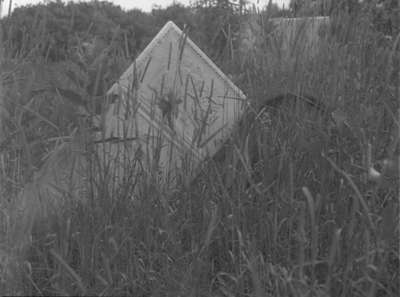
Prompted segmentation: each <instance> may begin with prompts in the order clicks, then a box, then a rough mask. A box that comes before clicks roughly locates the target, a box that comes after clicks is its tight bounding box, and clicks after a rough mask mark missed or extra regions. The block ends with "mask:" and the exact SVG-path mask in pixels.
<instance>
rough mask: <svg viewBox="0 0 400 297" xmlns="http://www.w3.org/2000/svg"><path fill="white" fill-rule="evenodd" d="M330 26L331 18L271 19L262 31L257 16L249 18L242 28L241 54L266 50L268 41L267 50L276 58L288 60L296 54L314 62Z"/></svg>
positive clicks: (244, 55)
mask: <svg viewBox="0 0 400 297" xmlns="http://www.w3.org/2000/svg"><path fill="white" fill-rule="evenodd" d="M263 24H264V23H263ZM329 24H330V20H329V17H298V18H271V19H269V20H268V22H265V24H264V25H265V26H266V27H265V28H262V26H261V25H260V22H259V21H258V19H257V16H254V17H250V18H249V19H248V20H247V21H246V22H245V23H244V24H243V26H242V29H241V34H240V38H241V42H240V52H241V55H242V56H243V57H244V58H246V56H247V55H253V54H254V51H256V53H257V51H258V50H261V49H262V50H265V40H263V39H265V38H267V39H268V40H267V44H268V46H267V48H269V49H270V51H271V52H272V53H273V54H274V56H275V58H277V57H279V58H280V59H281V60H282V61H287V60H289V59H290V57H291V56H293V55H294V53H296V55H297V56H296V57H297V58H301V59H308V58H311V59H312V58H313V57H315V55H316V54H317V53H318V51H319V45H320V43H321V40H322V38H323V36H324V31H326V30H327V27H328V26H329Z"/></svg>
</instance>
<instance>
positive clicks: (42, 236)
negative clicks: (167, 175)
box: [0, 13, 400, 296]
mask: <svg viewBox="0 0 400 297" xmlns="http://www.w3.org/2000/svg"><path fill="white" fill-rule="evenodd" d="M260 17H261V16H260ZM346 22H347V23H346ZM370 22H371V19H370V16H369V15H368V13H363V14H359V15H357V17H356V18H351V17H350V16H348V15H347V14H346V13H343V14H341V15H338V16H336V17H335V18H333V19H332V24H331V25H330V26H329V29H330V30H328V31H327V33H326V36H325V37H324V38H322V40H321V42H320V45H319V46H320V50H319V51H318V52H317V54H316V55H315V56H313V57H311V58H310V57H306V56H304V53H303V52H302V50H301V47H300V46H299V43H296V44H295V45H293V47H292V48H291V49H290V51H291V58H292V59H289V60H288V59H282V58H280V56H279V55H278V56H277V55H275V53H276V52H274V50H273V49H272V46H274V47H275V48H278V47H279V44H277V42H278V41H277V40H276V39H275V40H274V39H273V38H272V37H271V38H270V36H271V35H269V32H270V31H269V30H270V28H268V27H267V28H264V27H262V30H263V31H261V32H260V34H261V35H262V36H265V37H266V38H265V39H262V40H263V41H262V42H260V44H259V45H257V48H255V50H254V51H253V52H252V56H251V57H250V58H248V59H246V60H241V61H237V60H235V61H233V60H229V59H228V58H227V59H222V61H223V62H224V68H225V69H226V70H227V71H228V70H229V71H231V72H232V73H234V77H235V79H236V80H237V83H238V84H239V85H240V87H241V88H242V89H243V91H245V93H246V94H247V96H248V100H249V103H250V104H249V105H250V107H249V109H248V111H247V113H246V115H245V116H244V117H243V119H242V121H241V122H240V123H238V127H237V129H236V130H235V131H233V133H232V138H231V139H230V140H229V141H227V143H226V144H225V145H224V148H223V149H222V150H221V151H220V152H219V153H218V154H217V155H216V156H215V157H214V158H213V159H211V160H208V161H207V162H205V164H203V165H202V166H203V167H202V169H203V170H202V172H201V173H200V174H199V176H198V177H197V178H196V179H195V181H193V182H192V183H190V184H188V183H186V182H183V181H185V176H182V178H181V181H182V182H179V181H178V182H177V184H176V186H175V187H174V188H173V189H170V188H169V189H166V188H167V187H165V185H163V184H162V183H161V182H156V179H155V178H154V176H155V175H156V173H155V172H146V171H145V170H143V168H142V167H141V161H140V156H138V155H133V156H132V155H129V156H128V155H127V154H122V158H123V160H124V161H123V165H124V167H123V171H122V178H121V175H120V174H121V173H120V171H119V172H118V174H119V177H120V179H118V183H116V181H115V175H116V174H117V172H116V171H115V166H112V165H110V164H109V163H108V162H109V161H108V160H105V159H103V158H102V157H101V155H98V154H97V153H96V150H95V149H94V147H93V142H92V141H90V140H91V139H92V136H93V129H94V128H95V127H93V126H91V125H89V124H87V123H92V122H93V121H91V118H92V117H93V116H95V115H96V114H99V113H100V111H101V108H102V102H103V101H105V98H104V97H102V96H101V92H91V91H89V90H93V88H88V86H89V85H90V86H94V85H99V84H98V81H99V79H100V78H99V77H100V74H99V75H98V76H96V75H92V74H91V73H93V72H91V71H93V68H91V67H90V65H93V64H89V63H87V64H85V63H83V62H82V61H86V62H87V61H88V60H82V61H80V62H79V63H78V62H77V61H78V60H74V59H78V58H77V57H76V56H74V55H71V59H69V60H68V57H67V59H66V63H67V64H68V65H79V67H80V68H79V69H80V70H79V73H81V78H82V79H81V80H79V79H77V78H78V76H77V73H78V71H75V72H74V70H71V69H72V68H68V69H69V70H70V72H71V71H72V73H75V75H74V76H73V78H74V79H73V80H72V81H70V80H67V79H64V78H63V79H60V81H61V83H65V82H66V81H68V82H70V84H71V85H74V86H75V89H74V90H73V93H71V92H70V93H68V92H63V91H62V90H64V89H68V90H71V87H70V86H65V85H62V86H60V85H55V86H54V83H55V82H54V81H53V82H52V85H51V87H48V86H47V85H46V86H45V87H43V86H42V87H40V90H41V92H39V93H38V92H35V91H37V90H38V89H39V87H38V86H37V84H41V85H43V84H48V83H49V80H50V78H48V77H47V78H46V77H44V78H43V79H41V80H40V82H39V83H37V82H35V81H34V77H35V76H36V74H37V73H40V72H41V70H40V69H42V68H39V67H42V66H40V65H37V64H34V63H33V61H32V57H27V56H24V57H18V58H17V59H14V58H13V57H10V56H7V52H6V53H4V55H3V60H2V61H1V62H2V63H3V64H2V65H8V66H7V67H2V80H1V83H2V93H1V96H2V97H1V98H0V99H1V101H0V102H2V108H3V109H4V111H5V112H4V114H5V115H6V116H4V117H3V118H2V127H3V131H5V133H4V136H3V137H4V138H3V139H4V140H3V139H1V140H0V141H1V142H0V143H1V144H0V161H1V165H0V166H1V168H0V169H1V171H0V186H1V188H0V190H1V192H0V193H1V200H0V205H1V213H0V222H1V230H0V232H1V235H2V236H1V242H0V257H1V259H2V261H1V266H0V290H1V292H2V293H3V292H4V294H20V295H113V296H114V295H134V296H314V295H315V296H397V295H398V294H399V291H400V288H399V227H398V226H399V215H398V214H399V200H398V197H399V192H398V190H399V177H398V156H399V143H398V138H399V132H398V131H399V130H398V129H399V127H398V123H399V121H398V117H399V114H398V108H399V104H398V102H399V101H398V99H399V87H398V80H399V74H398V73H399V68H398V67H399V59H400V54H399V41H398V40H399V37H398V36H393V37H392V39H389V38H387V37H385V36H384V35H383V34H381V33H380V32H378V31H377V30H375V29H374V28H373V27H371V26H370ZM261 23H262V24H266V23H267V22H264V21H263V22H261ZM343 23H344V24H346V25H345V26H342V27H341V26H340V25H339V24H343ZM43 38H45V37H43ZM45 41H46V40H45V39H43V42H45ZM274 42H275V44H274ZM116 44H117V43H111V45H110V46H108V47H106V48H104V51H103V53H106V54H107V55H106V56H108V54H109V53H110V51H111V49H112V48H114V46H116V47H117V45H116ZM232 46H234V44H233V43H232ZM233 49H234V48H233ZM116 52H118V51H116ZM63 53H65V52H64V51H63ZM114 58H115V61H116V64H118V63H119V62H121V61H126V60H125V58H126V57H124V56H114ZM93 61H95V60H93ZM227 61H230V63H227ZM237 62H240V63H237ZM93 63H96V62H93ZM38 64H46V62H45V61H43V63H42V62H41V63H38ZM121 64H122V62H121ZM28 65H29V66H28ZM53 66H54V64H52V66H51V67H53ZM28 67H31V68H28ZM49 67H50V66H49ZM57 67H58V68H56V69H57V71H58V72H60V73H59V75H60V76H62V75H65V76H68V74H67V72H68V71H67V70H66V69H67V68H66V67H61V66H57ZM71 67H72V66H71ZM27 69H30V70H29V71H28V70H27ZM103 69H104V68H103ZM122 70H123V69H121V71H122ZM101 71H103V70H98V69H97V71H95V72H96V74H98V73H100V72H101ZM106 71H107V70H106ZM110 71H111V70H110ZM43 73H44V71H43ZM236 74H237V75H236ZM109 75H110V77H111V76H112V75H115V73H110V74H109ZM68 77H69V78H71V77H72V76H71V75H69V76H68ZM85 80H86V82H85ZM21 81H23V83H21ZM96 82H97V83H96ZM60 89H61V92H60ZM95 89H96V88H95ZM276 94H287V95H285V96H282V100H281V101H279V103H276V104H272V101H268V99H269V98H272V97H276V96H275V95H276ZM306 94H311V95H313V96H314V97H315V98H317V99H318V102H321V104H323V106H324V110H323V111H320V110H316V108H315V107H312V106H310V105H309V104H304V102H303V103H302V101H301V100H297V99H296V98H298V97H299V96H303V97H306ZM77 98H79V100H75V101H74V99H77ZM82 102H86V103H82ZM4 106H5V108H4ZM96 106H97V107H96ZM261 109H263V110H267V111H268V112H261V113H260V112H259V111H260V110H261ZM67 114H68V117H67ZM64 116H65V117H66V118H61V117H64ZM121 147H122V151H124V150H125V149H126V150H127V151H130V148H129V147H126V148H125V147H124V144H123V143H122V144H121ZM61 152H62V153H61ZM61 156H62V158H61ZM52 158H53V159H52ZM46 159H47V160H54V161H53V162H49V161H45V160H46ZM56 160H58V163H57V162H56ZM73 160H75V161H73ZM75 163H76V164H77V165H74V164H75ZM43 164H51V165H52V166H50V168H49V167H43ZM82 164H83V165H85V166H84V169H81V170H80V171H81V172H83V173H84V174H83V175H82V176H84V178H83V177H82V176H74V174H75V172H76V171H75V170H74V169H75V167H74V166H78V165H82ZM59 168H63V170H62V171H61V172H62V174H63V175H62V176H60V177H58V176H57V174H55V173H53V171H52V170H56V169H59ZM372 169H373V170H375V172H378V173H379V174H378V175H374V174H371V170H372ZM373 172H374V171H373ZM182 175H183V174H182ZM57 178H60V179H61V180H62V181H63V182H64V184H61V185H62V186H60V183H59V182H58V180H57ZM75 185H79V187H78V188H79V189H76V188H75ZM22 189H25V190H24V191H22ZM29 189H31V190H29ZM35 192H36V193H37V194H36V195H33V193H35ZM21 193H22V194H21ZM23 193H26V194H23ZM34 199H37V200H34ZM54 200H55V201H56V202H55V204H52V203H51V201H54ZM21 201H23V202H21ZM23 203H27V205H28V206H26V207H25V208H23V207H24V206H23V205H24V204H23ZM21 207H22V210H23V211H22V212H21V210H20V209H21ZM31 210H32V211H31ZM24 211H25V212H24ZM18 226H22V227H26V228H25V229H22V230H20V232H19V233H18V234H20V235H21V236H20V237H21V238H22V239H18V238H19V237H18V236H16V234H17V233H16V232H17V231H15V230H18V228H17V227H18Z"/></svg>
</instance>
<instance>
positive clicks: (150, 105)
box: [103, 22, 245, 181]
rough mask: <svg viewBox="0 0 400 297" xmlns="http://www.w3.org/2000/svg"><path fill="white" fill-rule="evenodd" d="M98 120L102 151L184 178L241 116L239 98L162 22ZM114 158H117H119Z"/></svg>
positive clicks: (190, 45)
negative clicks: (136, 157)
mask: <svg viewBox="0 0 400 297" xmlns="http://www.w3.org/2000/svg"><path fill="white" fill-rule="evenodd" d="M108 94H109V98H111V99H112V100H113V102H111V104H110V105H109V109H108V110H107V112H106V114H105V118H104V127H105V129H104V135H103V136H104V139H105V140H112V142H109V143H110V144H109V146H108V148H107V149H106V152H107V153H108V154H109V156H111V157H113V158H115V156H117V155H118V154H119V156H121V155H122V154H121V150H124V152H125V154H126V145H129V146H130V151H131V155H132V156H133V155H134V152H135V153H137V151H138V149H139V150H140V152H141V154H140V155H141V156H142V159H143V160H144V161H146V162H145V163H146V167H147V168H154V166H156V167H157V168H158V170H159V171H160V172H161V175H162V176H164V177H165V176H168V179H169V181H170V178H171V176H172V178H173V177H174V175H176V174H175V173H177V172H178V171H181V170H186V169H190V172H188V173H185V174H188V175H191V174H192V173H193V169H195V168H196V167H197V166H198V165H199V163H200V162H201V161H202V160H204V159H205V158H206V157H207V156H212V155H213V154H215V153H216V152H217V151H218V149H219V148H220V147H221V145H222V144H223V143H224V142H225V141H226V139H227V137H228V136H229V133H230V132H231V128H232V126H233V125H234V123H235V122H236V120H237V119H238V118H239V117H240V115H241V114H242V111H243V108H244V103H245V96H244V94H243V93H242V91H241V90H240V89H239V88H238V87H236V86H235V85H234V84H233V83H232V81H231V80H230V79H229V78H228V77H227V76H226V75H225V74H224V73H223V72H222V71H221V70H220V69H219V68H218V67H217V66H216V65H215V64H214V63H213V62H212V61H211V60H210V59H209V58H208V57H207V55H206V54H204V53H203V52H202V51H201V50H200V49H199V48H198V47H197V46H196V45H195V44H194V43H193V42H192V41H191V40H190V39H189V38H188V36H187V34H186V33H184V32H182V31H181V30H180V29H179V28H178V27H177V26H176V25H175V24H174V23H173V22H168V23H167V24H166V25H165V26H164V27H163V28H162V29H161V31H160V32H159V33H158V34H157V35H156V37H155V38H154V39H153V40H152V41H151V42H150V44H149V45H148V46H147V47H146V48H145V50H144V51H143V52H142V53H141V54H140V55H139V57H138V58H137V59H136V61H135V62H134V63H133V64H132V65H131V66H130V67H129V68H128V69H127V70H126V71H125V73H124V74H123V75H122V76H121V78H120V80H119V81H118V82H117V83H116V84H114V85H113V86H112V88H111V89H110V90H109V93H108ZM119 158H120V157H119Z"/></svg>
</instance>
